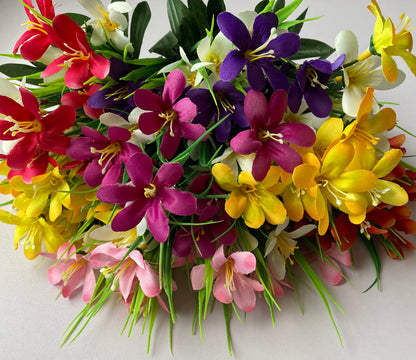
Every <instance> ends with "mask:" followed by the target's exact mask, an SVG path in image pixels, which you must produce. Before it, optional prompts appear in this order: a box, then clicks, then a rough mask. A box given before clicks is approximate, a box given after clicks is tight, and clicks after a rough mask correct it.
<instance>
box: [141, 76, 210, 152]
mask: <svg viewBox="0 0 416 360" xmlns="http://www.w3.org/2000/svg"><path fill="white" fill-rule="evenodd" d="M185 86H186V77H185V75H184V73H183V72H182V71H180V70H173V71H172V72H171V73H170V74H169V75H168V76H167V78H166V82H165V87H164V88H163V93H162V97H159V96H158V95H156V94H155V93H153V92H151V91H150V90H147V89H138V90H136V92H135V93H134V101H135V103H136V105H137V106H138V107H139V108H140V109H143V110H146V112H145V113H143V114H141V115H140V117H139V129H140V130H141V131H142V132H143V133H144V134H146V135H151V134H154V133H156V132H158V131H160V130H161V129H162V128H164V127H166V132H165V134H164V135H163V139H162V144H161V145H160V152H161V154H162V155H163V156H164V157H165V158H166V159H171V158H172V157H173V156H174V155H175V152H176V150H177V149H178V147H179V144H180V141H181V139H182V138H185V139H189V140H197V139H198V138H199V137H200V136H201V135H203V134H204V132H205V128H204V127H203V126H202V125H201V124H192V123H191V120H192V119H193V118H194V117H195V116H196V114H197V107H196V105H195V104H194V103H193V102H192V101H191V100H190V99H189V98H183V99H181V100H179V101H177V100H178V98H179V96H181V94H182V93H183V91H184V89H185Z"/></svg>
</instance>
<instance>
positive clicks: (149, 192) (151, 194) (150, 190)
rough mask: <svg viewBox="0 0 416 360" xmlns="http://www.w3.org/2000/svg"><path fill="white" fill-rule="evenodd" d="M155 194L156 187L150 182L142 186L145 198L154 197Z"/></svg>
mask: <svg viewBox="0 0 416 360" xmlns="http://www.w3.org/2000/svg"><path fill="white" fill-rule="evenodd" d="M156 195H157V188H156V186H155V185H153V184H150V185H149V187H146V188H144V197H145V198H146V199H150V198H154V197H155V196H156Z"/></svg>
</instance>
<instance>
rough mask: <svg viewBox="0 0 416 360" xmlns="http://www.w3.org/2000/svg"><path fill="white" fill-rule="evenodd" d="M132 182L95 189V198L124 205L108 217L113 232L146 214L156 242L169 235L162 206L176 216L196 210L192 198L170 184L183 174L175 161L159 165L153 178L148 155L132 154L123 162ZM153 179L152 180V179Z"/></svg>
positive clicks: (130, 225)
mask: <svg viewBox="0 0 416 360" xmlns="http://www.w3.org/2000/svg"><path fill="white" fill-rule="evenodd" d="M126 170H127V173H128V174H129V176H130V179H131V181H132V183H129V184H124V185H106V186H102V187H101V188H100V189H98V191H97V196H98V198H99V199H100V200H101V201H103V202H106V203H110V204H120V205H121V204H126V203H127V205H126V206H125V207H124V209H123V210H121V211H120V212H119V213H118V214H117V215H116V216H115V217H114V219H113V220H112V223H111V228H112V229H113V230H114V231H126V230H129V229H132V228H133V227H134V226H136V225H137V224H138V223H139V222H140V221H141V220H142V219H143V217H144V216H145V215H146V220H147V225H148V228H149V231H150V232H151V233H152V234H153V236H154V238H155V239H156V240H157V241H159V242H165V241H166V239H167V238H168V236H169V224H168V223H169V219H168V216H167V215H166V213H165V209H166V210H167V211H169V212H171V213H173V214H176V215H180V216H188V215H192V214H193V213H194V212H195V210H196V199H195V197H194V196H193V195H192V194H190V193H187V192H184V191H180V190H176V189H174V188H173V186H174V185H175V184H176V183H177V182H178V181H179V180H180V178H181V177H182V175H183V169H182V166H181V165H180V164H179V163H165V164H163V165H162V166H161V167H160V169H159V170H158V172H157V173H156V175H155V177H154V178H153V162H152V159H150V157H149V156H147V155H145V154H143V153H136V154H134V155H132V156H131V157H130V159H129V160H128V161H127V164H126ZM152 178H153V180H152Z"/></svg>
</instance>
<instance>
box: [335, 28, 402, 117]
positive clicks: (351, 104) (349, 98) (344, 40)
mask: <svg viewBox="0 0 416 360" xmlns="http://www.w3.org/2000/svg"><path fill="white" fill-rule="evenodd" d="M335 49H336V51H337V53H338V54H345V61H344V64H348V63H349V62H352V61H354V60H356V59H357V57H358V41H357V38H356V36H355V35H354V33H353V32H352V31H350V30H343V31H341V32H340V33H339V34H338V35H337V36H336V38H335ZM380 65H381V59H380V57H379V56H374V55H373V56H370V57H369V58H367V59H366V60H363V61H359V62H357V63H355V64H354V65H352V66H348V67H347V68H345V69H344V83H345V89H344V93H343V95H342V109H343V111H344V112H345V113H346V114H347V115H349V116H352V117H355V116H356V115H357V112H358V108H359V106H360V103H361V101H362V100H363V98H364V95H365V92H366V89H367V88H368V87H372V88H374V89H376V90H389V89H392V88H395V87H396V86H398V85H400V84H401V83H402V82H403V81H404V79H405V74H404V73H403V71H400V70H399V75H398V77H397V80H396V81H395V82H393V83H389V82H388V81H387V80H386V78H385V77H384V75H383V72H382V70H381V69H378V68H379V67H380ZM373 111H374V112H377V111H378V104H377V101H376V100H375V99H374V104H373Z"/></svg>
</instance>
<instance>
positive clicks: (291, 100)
mask: <svg viewBox="0 0 416 360" xmlns="http://www.w3.org/2000/svg"><path fill="white" fill-rule="evenodd" d="M287 95H288V99H287V104H288V106H289V109H290V111H292V112H294V113H297V112H298V111H299V108H300V104H301V103H302V98H303V93H302V90H301V88H300V87H299V84H298V82H297V81H294V82H293V83H292V85H291V87H290V88H289V91H288V94H287Z"/></svg>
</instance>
